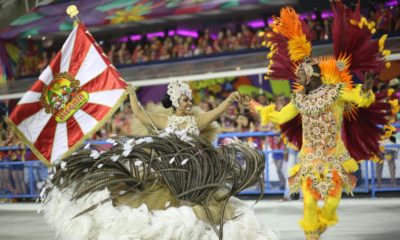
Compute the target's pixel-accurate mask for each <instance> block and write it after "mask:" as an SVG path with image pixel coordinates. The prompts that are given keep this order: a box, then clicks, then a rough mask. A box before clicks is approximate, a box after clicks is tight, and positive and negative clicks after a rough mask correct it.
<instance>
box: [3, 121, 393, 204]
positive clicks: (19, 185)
mask: <svg viewBox="0 0 400 240" xmlns="http://www.w3.org/2000/svg"><path fill="white" fill-rule="evenodd" d="M397 127H399V126H397ZM272 136H279V133H276V132H247V133H224V134H220V135H219V136H218V139H224V138H240V139H242V138H245V139H248V138H263V137H272ZM91 142H94V143H96V144H104V143H106V142H105V141H91ZM385 147H387V148H388V149H394V150H395V152H396V154H397V153H398V152H399V151H400V144H391V145H385ZM21 149H22V148H21V147H17V146H11V147H0V151H16V150H21ZM260 151H263V153H264V154H265V161H266V164H265V166H266V167H265V172H264V177H265V187H264V192H265V194H283V193H284V192H285V189H283V188H282V182H280V181H279V179H278V177H277V173H276V167H275V164H274V163H273V159H272V154H276V153H280V154H283V153H284V150H269V149H265V148H263V147H261V148H260ZM288 156H289V160H288V161H287V164H288V165H293V164H294V161H295V159H296V158H297V152H296V151H293V150H291V149H289V150H288ZM282 161H283V160H282ZM391 161H395V162H393V163H391V164H392V165H391V166H393V165H394V166H396V163H397V165H398V163H399V158H398V157H397V155H396V156H395V159H393V160H391ZM384 164H385V165H384V168H385V166H386V163H384ZM376 166H377V164H376V163H374V162H372V161H363V162H362V163H360V170H359V172H358V173H357V172H356V175H358V176H357V177H358V182H357V186H356V188H355V190H354V192H361V193H368V192H371V196H372V197H375V196H376V193H378V192H385V191H400V185H399V183H398V182H399V179H400V174H397V172H395V176H394V182H393V179H391V184H392V185H391V186H390V187H388V184H387V182H388V177H387V176H388V174H387V171H383V176H382V186H383V187H382V186H377V182H376ZM289 167H290V166H288V167H287V168H283V169H284V170H283V173H284V175H286V176H285V178H287V174H285V173H287V172H288V168H289ZM383 170H385V169H383ZM392 170H393V169H392ZM398 172H400V171H398ZM391 173H392V175H393V172H391ZM398 176H399V177H398ZM46 177H47V167H46V166H45V165H44V164H42V162H40V161H24V162H14V161H11V162H0V198H37V197H38V196H39V192H40V188H41V187H42V185H43V184H44V181H45V179H46ZM391 177H393V176H391ZM11 185H13V188H11V189H10V187H8V186H11ZM7 187H8V188H7ZM286 188H287V184H286ZM259 193H260V186H253V187H251V188H249V189H246V190H244V191H243V192H242V193H241V194H250V195H252V194H259Z"/></svg>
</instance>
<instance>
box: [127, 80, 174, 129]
mask: <svg viewBox="0 0 400 240" xmlns="http://www.w3.org/2000/svg"><path fill="white" fill-rule="evenodd" d="M129 99H130V102H131V108H132V111H133V114H134V115H135V116H136V117H137V118H138V119H139V120H140V121H141V122H142V123H143V124H144V125H147V126H152V125H153V124H154V126H155V127H156V128H157V129H164V128H166V127H167V122H168V121H167V119H166V118H165V117H163V116H160V115H157V114H154V113H145V112H144V110H143V108H142V107H141V106H140V103H139V101H138V99H137V96H136V93H135V91H134V90H133V89H132V88H131V87H129ZM146 114H147V116H146Z"/></svg>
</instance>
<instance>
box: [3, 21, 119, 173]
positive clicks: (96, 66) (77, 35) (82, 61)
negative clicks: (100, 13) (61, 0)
mask: <svg viewBox="0 0 400 240" xmlns="http://www.w3.org/2000/svg"><path fill="white" fill-rule="evenodd" d="M126 87H127V83H126V82H125V81H124V80H123V79H122V78H121V77H120V74H119V73H118V71H117V70H116V69H115V68H114V66H112V64H111V62H110V61H109V59H108V58H107V56H106V55H105V54H104V53H103V50H102V49H101V47H100V46H99V45H98V44H97V43H96V41H95V40H94V38H93V37H92V35H91V34H90V33H89V31H88V30H86V28H85V26H84V25H83V24H82V23H80V22H78V24H76V25H75V27H74V29H73V30H72V32H71V34H70V35H69V37H68V39H67V41H66V42H65V43H64V45H63V46H62V49H61V51H59V52H58V54H57V55H56V57H55V58H54V59H52V61H51V63H50V65H49V66H47V68H46V69H45V70H44V71H43V72H42V74H41V75H40V76H39V79H38V80H37V81H36V82H35V83H34V84H33V86H32V87H31V88H30V90H29V91H28V92H27V93H25V95H24V96H23V97H22V99H21V100H20V101H19V103H18V105H17V106H16V108H15V109H14V111H13V112H12V113H11V115H10V118H9V119H7V122H8V124H9V125H11V127H12V128H13V129H14V130H15V131H16V132H17V134H18V136H19V137H20V138H22V139H23V140H24V142H25V143H26V144H27V145H28V146H29V147H30V148H31V150H32V151H33V153H34V154H35V155H36V156H37V157H39V158H40V159H41V160H42V161H44V162H45V163H46V164H47V165H50V163H52V162H54V161H55V160H57V159H61V158H63V157H66V156H68V155H69V154H71V153H72V152H73V151H75V150H76V148H78V147H79V146H80V145H81V144H82V143H83V141H85V140H86V139H87V138H88V137H91V135H92V134H94V133H95V132H96V131H97V130H98V129H99V128H100V127H101V126H102V125H103V124H104V123H105V121H106V120H107V119H108V118H110V117H111V115H112V114H113V113H114V112H115V110H117V109H118V107H119V106H120V105H121V103H122V102H123V100H124V99H125V98H126V96H127V90H126Z"/></svg>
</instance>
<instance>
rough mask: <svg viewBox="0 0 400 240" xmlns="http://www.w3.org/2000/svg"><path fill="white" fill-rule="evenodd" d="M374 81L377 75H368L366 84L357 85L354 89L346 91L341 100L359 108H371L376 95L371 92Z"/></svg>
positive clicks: (343, 92)
mask: <svg viewBox="0 0 400 240" xmlns="http://www.w3.org/2000/svg"><path fill="white" fill-rule="evenodd" d="M374 81H375V75H373V74H371V73H366V74H365V81H364V84H362V85H361V84H357V85H356V86H354V87H353V88H352V89H344V90H343V91H342V94H341V99H342V100H343V101H346V102H352V103H354V104H356V105H357V107H369V106H370V105H371V104H372V103H373V102H374V101H375V94H374V93H373V92H372V90H371V89H372V86H373V85H374Z"/></svg>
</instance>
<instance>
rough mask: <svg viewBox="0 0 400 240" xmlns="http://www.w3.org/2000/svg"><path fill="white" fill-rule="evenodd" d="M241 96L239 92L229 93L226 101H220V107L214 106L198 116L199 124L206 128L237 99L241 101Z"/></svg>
mask: <svg viewBox="0 0 400 240" xmlns="http://www.w3.org/2000/svg"><path fill="white" fill-rule="evenodd" d="M240 99H241V96H240V94H239V92H233V93H231V94H230V95H229V97H228V98H227V99H225V101H223V102H222V103H220V104H219V105H218V107H216V108H214V109H213V110H211V111H208V112H205V113H202V114H200V115H199V116H197V118H196V121H197V126H198V128H199V129H200V130H201V129H203V128H205V127H206V126H207V125H208V124H210V123H212V122H213V121H215V120H217V119H218V118H219V117H220V116H221V115H222V113H223V112H224V111H225V110H226V109H227V108H228V107H229V106H230V105H232V103H233V102H235V101H240Z"/></svg>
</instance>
